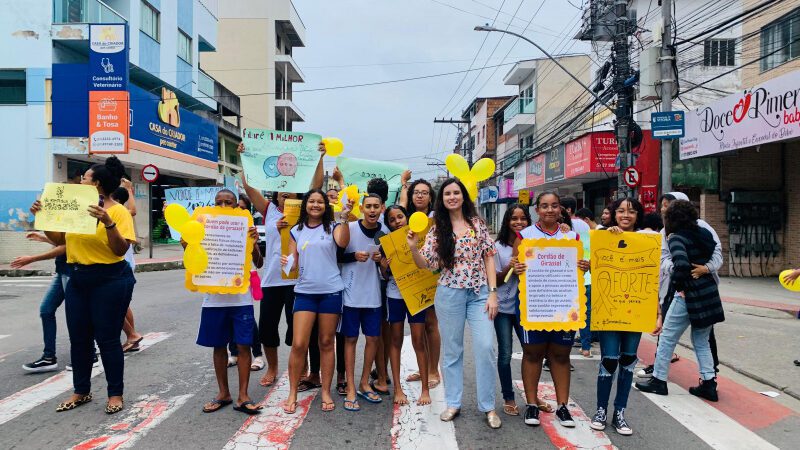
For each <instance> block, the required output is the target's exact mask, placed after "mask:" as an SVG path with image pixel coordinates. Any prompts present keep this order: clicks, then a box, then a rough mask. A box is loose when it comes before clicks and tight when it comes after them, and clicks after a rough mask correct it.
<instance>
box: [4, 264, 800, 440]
mask: <svg viewBox="0 0 800 450" xmlns="http://www.w3.org/2000/svg"><path fill="white" fill-rule="evenodd" d="M137 279H138V283H137V285H136V289H135V291H134V300H133V303H132V307H133V310H134V313H135V316H136V323H137V328H138V329H139V331H140V332H142V333H144V334H147V336H148V339H147V340H145V342H144V343H143V344H145V345H147V346H146V347H145V348H144V349H143V350H142V351H140V352H138V353H135V354H132V355H131V356H130V357H129V358H128V359H127V360H126V364H125V393H126V394H125V399H126V409H125V410H124V411H123V412H122V413H119V414H117V415H114V416H108V415H106V414H105V413H104V412H103V406H104V404H105V400H106V396H105V380H104V377H103V375H102V374H100V375H98V376H96V377H94V378H93V379H92V382H93V386H92V390H93V392H94V394H95V400H94V401H93V402H92V403H90V404H88V405H85V406H82V407H80V408H78V409H76V410H74V411H70V412H65V413H56V412H55V407H56V405H57V404H58V403H59V402H60V401H61V400H62V399H64V398H66V397H67V396H68V393H69V391H70V388H71V376H70V375H69V373H68V372H62V371H58V372H50V373H43V374H28V373H25V372H24V371H23V370H22V369H21V367H20V366H21V365H22V364H23V363H25V362H29V361H32V360H34V359H36V358H37V357H38V356H39V355H40V352H41V346H42V344H41V342H42V341H41V326H40V321H39V317H38V307H39V302H40V300H41V297H42V295H43V294H44V292H45V291H46V289H47V285H48V284H49V279H48V278H28V279H0V308H2V314H0V442H2V443H1V444H0V447H2V448H4V449H39V448H42V449H44V448H48V449H49V448H81V449H84V450H85V449H92V448H126V447H133V448H140V449H163V448H203V449H205V448H208V449H222V448H236V449H244V448H248V449H255V448H286V446H287V445H288V444H289V443H290V442H291V446H292V447H294V448H334V447H336V448H342V447H349V448H392V447H393V446H394V447H396V448H412V447H413V448H436V449H437V450H443V449H446V448H462V449H468V448H542V449H545V448H579V447H584V446H589V447H600V448H610V446H611V445H613V446H616V447H618V448H626V449H627V448H630V449H662V448H663V449H674V448H683V449H702V448H796V447H795V446H796V443H797V442H800V416H798V411H800V408H798V403H800V402H796V401H791V400H787V399H785V398H781V399H780V400H781V401H780V402H778V401H775V400H772V399H770V398H767V397H765V396H763V395H760V394H757V391H758V390H759V389H760V388H761V386H760V385H758V384H755V383H753V382H752V381H750V380H747V379H744V378H743V377H741V376H736V375H731V379H730V380H729V381H728V382H726V383H728V384H726V385H725V389H724V390H723V389H721V394H720V395H721V397H722V401H720V403H719V404H715V405H711V404H709V403H706V402H703V401H701V400H699V399H696V398H694V397H691V396H689V395H688V394H685V392H684V393H681V388H680V385H681V384H682V383H683V384H684V385H686V384H687V383H689V384H690V383H693V382H694V381H693V380H692V379H691V378H692V377H695V378H696V372H694V375H692V370H693V369H692V366H691V364H692V362H691V356H690V355H691V354H690V353H688V352H686V351H685V350H682V351H681V354H682V355H683V356H684V357H683V358H682V361H681V362H680V363H678V364H680V365H681V367H679V368H676V369H674V370H673V372H674V373H675V377H676V379H675V380H672V378H671V380H672V381H675V382H676V385H671V386H670V389H671V394H670V396H668V397H659V398H650V397H648V396H645V395H643V394H641V393H640V392H638V391H636V390H633V391H632V393H631V397H630V401H629V405H628V409H627V414H626V416H627V419H628V421H629V423H630V425H631V426H632V428H633V429H634V434H633V436H630V437H624V436H619V435H617V434H616V433H615V432H614V431H613V430H612V429H611V428H609V429H607V430H606V432H605V433H592V432H590V431H588V429H587V427H586V425H587V423H586V421H587V420H588V419H586V418H582V417H583V416H582V413H581V411H582V412H583V414H585V415H586V416H589V417H591V415H592V414H593V413H594V408H595V381H596V374H597V361H596V360H585V359H582V357H578V359H575V360H574V361H573V362H574V364H575V372H574V373H573V376H572V387H571V398H572V400H573V402H572V404H571V409H572V410H573V415H575V418H576V420H578V422H579V427H578V428H577V429H576V430H564V429H563V428H561V427H560V426H559V425H558V424H557V423H555V422H552V420H553V419H552V417H553V416H552V415H544V414H543V418H545V421H546V423H545V424H543V426H541V427H538V428H531V427H527V426H525V425H524V424H523V422H522V419H521V418H520V417H509V416H506V415H504V414H502V412H501V413H500V416H501V418H502V419H503V427H502V428H501V429H500V430H497V431H494V430H490V429H489V428H488V427H487V426H486V424H485V421H484V416H483V414H481V413H479V412H478V411H477V410H476V408H475V405H476V400H475V392H474V367H473V365H472V364H471V356H470V349H469V346H468V347H467V352H466V358H465V360H466V367H465V392H464V402H463V403H464V409H463V412H462V415H461V417H459V418H458V419H456V421H455V422H454V426H453V427H450V426H449V425H445V424H442V423H441V422H440V421H438V419H437V416H438V413H439V412H441V405H440V404H434V405H433V406H432V407H429V408H413V407H412V408H394V407H393V406H392V405H391V404H390V402H389V401H388V400H389V398H388V397H384V402H383V403H382V404H377V405H373V404H369V403H366V402H364V401H361V405H362V411H361V412H358V413H351V412H347V411H345V410H344V409H343V408H342V403H341V401H340V398H339V397H338V396H337V395H336V394H335V393H334V398H335V400H337V408H336V410H335V411H334V412H331V413H325V412H322V411H321V410H320V399H319V397H318V396H315V394H314V393H312V394H309V395H311V396H306V397H304V398H305V401H301V407H300V408H298V413H297V414H296V415H295V416H285V415H283V414H282V413H279V412H276V411H278V409H277V408H278V405H279V402H280V400H281V399H282V395H284V394H285V392H284V391H285V389H284V388H285V386H284V385H283V383H278V385H277V386H275V387H274V388H272V390H270V389H268V388H263V387H260V386H258V379H259V378H260V376H261V374H262V373H263V372H253V374H252V376H251V384H250V395H251V396H252V397H253V398H254V399H257V400H259V401H260V400H263V399H266V403H267V405H268V406H270V407H269V408H268V409H267V410H265V412H264V413H262V415H261V416H260V417H257V418H255V419H249V420H248V417H246V416H245V415H244V414H242V413H239V412H236V411H234V410H232V409H231V408H230V407H228V408H225V409H223V410H221V411H219V412H217V413H214V414H204V413H203V412H202V411H201V408H202V405H203V403H204V402H206V401H208V400H209V399H211V398H212V397H213V396H214V395H215V393H216V382H215V379H214V373H213V368H212V363H211V351H210V350H209V349H206V348H203V347H199V346H197V345H196V344H195V338H196V333H197V326H198V323H199V315H200V303H201V300H200V296H199V295H198V294H192V293H189V292H187V291H186V290H185V289H184V288H183V283H182V280H183V272H182V271H168V272H153V273H143V274H138V275H137ZM57 317H58V322H59V329H58V359H59V363H60V365H61V368H62V369H63V365H64V364H65V363H66V362H68V361H69V348H68V336H67V332H66V326H65V323H64V313H63V309H60V310H59V312H58V314H57ZM755 320H758V321H763V320H765V318H764V317H758V318H755ZM737 325H739V326H746V325H747V324H746V323H738V322H737ZM761 326H767V325H764V324H763V323H762V324H761ZM148 342H149V345H148ZM782 344H783V345H790V346H791V345H792V344H791V343H789V342H785V343H782ZM643 345H647V344H643ZM515 346H516V347H517V348H515V351H518V350H520V349H519V348H518V345H517V344H516V343H515ZM643 348H644V347H643ZM748 351H750V348H749V347H748ZM287 355H288V348H286V347H281V348H280V361H281V367H282V370H281V371H280V372H279V373H282V372H283V371H285V367H286V358H287ZM645 355H646V352H644V351H642V349H640V356H642V357H645ZM728 357H730V356H728ZM359 359H360V356H359ZM411 359H412V360H413V358H411ZM768 360H769V359H766V360H765V361H768ZM519 363H520V361H519V360H516V359H514V360H512V370H513V373H514V374H515V375H514V378H515V379H519V370H520V364H519ZM358 366H360V364H359V363H358V362H357V367H358ZM412 369H413V367H410V366H409V365H406V366H404V370H405V371H406V372H407V371H409V370H412ZM682 373H683V375H681V374H682ZM229 374H230V375H231V380H232V381H231V389H232V391H233V392H234V393H235V389H236V381H235V372H234V369H230V372H229ZM356 375H357V376H358V375H360V373H358V372H357V373H356ZM789 376H797V375H796V374H789ZM671 377H672V375H671ZM549 381H550V379H549V375H545V376H543V379H542V382H544V383H547V382H549ZM684 388H685V386H684ZM544 389H546V388H544ZM437 391H439V393H438V394H436V396H438V398H439V399H441V397H442V395H443V394H442V392H441V391H442V388H441V387H440V388H438V389H437ZM754 391H756V392H754ZM612 395H613V393H612ZM522 398H523V397H521V396H518V397H517V400H518V403H519V404H520V408H521V409H522V408H523V404H524V401H523V400H522ZM497 399H498V400H497V405H498V408H499V407H500V405H501V395H500V387H499V383H498V385H497ZM664 401H668V403H667V404H663V402H664ZM659 402H661V403H659ZM306 406H307V408H306ZM498 411H499V409H498Z"/></svg>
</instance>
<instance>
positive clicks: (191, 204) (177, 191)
mask: <svg viewBox="0 0 800 450" xmlns="http://www.w3.org/2000/svg"><path fill="white" fill-rule="evenodd" d="M222 189H230V188H226V187H224V186H206V187H182V188H173V189H164V199H165V200H166V201H167V204H168V205H171V204H173V203H177V204H179V205H181V206H183V207H184V208H186V211H188V212H189V214H192V212H193V211H194V210H195V209H196V208H201V207H203V206H214V197H216V196H217V192H219V191H220V190H222ZM231 190H232V189H231ZM234 192H236V191H234ZM169 234H170V236H172V239H175V240H176V241H177V240H180V238H181V234H180V233H179V232H178V230H176V229H174V228H172V227H170V228H169Z"/></svg>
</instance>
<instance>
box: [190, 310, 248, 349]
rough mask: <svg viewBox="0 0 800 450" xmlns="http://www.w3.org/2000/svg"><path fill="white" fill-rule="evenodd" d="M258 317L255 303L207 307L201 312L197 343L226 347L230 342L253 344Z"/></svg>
mask: <svg viewBox="0 0 800 450" xmlns="http://www.w3.org/2000/svg"><path fill="white" fill-rule="evenodd" d="M255 325H256V318H255V315H254V314H253V305H247V306H220V307H206V308H203V311H202V312H201V313H200V330H199V331H198V333H197V345H202V346H203V347H225V346H227V345H228V344H229V343H230V342H233V343H234V344H239V345H252V344H253V342H254V340H255V335H253V329H254V327H255Z"/></svg>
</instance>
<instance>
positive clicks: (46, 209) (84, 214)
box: [34, 183, 100, 234]
mask: <svg viewBox="0 0 800 450" xmlns="http://www.w3.org/2000/svg"><path fill="white" fill-rule="evenodd" d="M39 201H40V202H41V203H42V209H41V211H39V212H38V213H37V214H36V221H35V223H34V227H35V228H36V229H37V230H42V231H63V232H66V233H77V234H95V233H96V232H97V219H95V218H94V217H92V216H90V215H89V211H88V208H89V205H97V204H99V203H100V194H99V193H98V192H97V188H96V187H94V186H89V185H84V184H63V183H46V184H45V185H44V192H42V197H41V198H40V199H39Z"/></svg>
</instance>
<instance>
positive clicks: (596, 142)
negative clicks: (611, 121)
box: [564, 131, 619, 178]
mask: <svg viewBox="0 0 800 450" xmlns="http://www.w3.org/2000/svg"><path fill="white" fill-rule="evenodd" d="M618 153H619V150H618V148H617V139H616V137H614V133H613V132H611V131H601V132H596V133H589V134H586V135H584V136H581V137H580V138H578V139H575V140H574V141H570V142H567V144H566V146H565V156H564V166H565V176H566V178H572V177H577V176H581V175H585V174H589V173H612V172H616V168H615V163H616V158H617V154H618Z"/></svg>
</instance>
